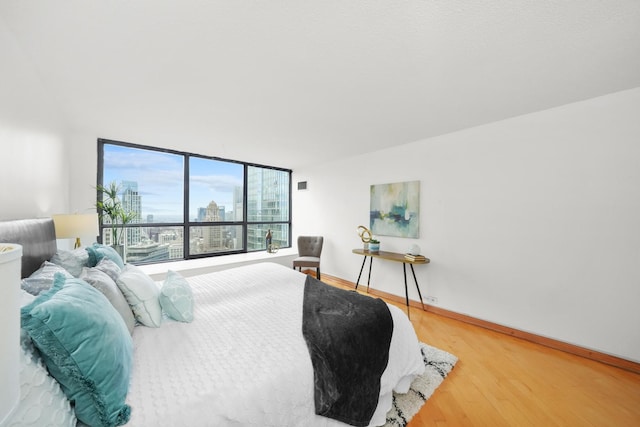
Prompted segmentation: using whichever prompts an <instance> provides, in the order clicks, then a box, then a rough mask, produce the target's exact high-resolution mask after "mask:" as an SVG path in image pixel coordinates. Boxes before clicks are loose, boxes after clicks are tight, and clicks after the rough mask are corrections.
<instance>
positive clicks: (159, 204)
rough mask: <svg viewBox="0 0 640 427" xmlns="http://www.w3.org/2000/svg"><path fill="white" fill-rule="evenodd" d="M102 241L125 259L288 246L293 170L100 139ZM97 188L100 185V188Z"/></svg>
mask: <svg viewBox="0 0 640 427" xmlns="http://www.w3.org/2000/svg"><path fill="white" fill-rule="evenodd" d="M98 153H99V154H98V183H97V184H98V185H97V189H98V190H99V191H98V192H97V201H98V204H99V203H100V202H101V201H104V200H106V199H107V195H106V193H107V192H108V191H112V195H115V197H114V200H111V201H109V203H111V204H112V205H116V207H118V208H120V210H121V213H123V214H124V215H122V216H120V217H119V216H114V217H113V219H112V218H110V217H109V215H102V216H101V221H100V226H101V227H100V231H101V237H102V242H103V243H104V244H107V245H113V246H115V247H116V248H117V249H118V250H119V251H120V252H121V253H122V254H123V256H124V258H125V260H126V261H127V262H131V263H138V264H140V263H152V262H160V261H168V260H179V259H189V258H197V257H204V256H215V255H225V254H233V253H241V252H250V251H259V250H265V249H266V244H265V236H266V234H267V232H268V231H269V230H270V231H271V235H272V244H273V245H274V247H290V246H291V171H290V170H288V169H283V168H277V167H271V166H265V165H255V164H249V163H245V162H241V161H235V160H226V159H220V158H215V157H209V156H204V155H200V154H195V153H185V152H180V151H176V150H167V149H160V148H154V147H147V146H140V145H135V144H129V143H124V142H119V141H111V140H106V139H99V140H98ZM100 190H102V191H100Z"/></svg>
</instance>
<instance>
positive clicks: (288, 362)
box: [0, 219, 425, 427]
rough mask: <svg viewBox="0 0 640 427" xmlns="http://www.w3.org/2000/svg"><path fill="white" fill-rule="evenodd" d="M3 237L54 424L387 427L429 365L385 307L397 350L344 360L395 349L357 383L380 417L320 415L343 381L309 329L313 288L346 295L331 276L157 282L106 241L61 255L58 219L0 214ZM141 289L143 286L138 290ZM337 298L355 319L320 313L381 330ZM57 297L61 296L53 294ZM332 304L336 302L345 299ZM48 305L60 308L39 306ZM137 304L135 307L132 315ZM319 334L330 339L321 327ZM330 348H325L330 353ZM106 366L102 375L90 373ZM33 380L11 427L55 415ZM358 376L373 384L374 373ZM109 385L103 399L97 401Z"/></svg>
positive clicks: (350, 325)
mask: <svg viewBox="0 0 640 427" xmlns="http://www.w3.org/2000/svg"><path fill="white" fill-rule="evenodd" d="M0 242H12V243H19V244H21V245H23V254H24V255H23V260H22V262H23V268H22V277H23V284H22V287H23V291H22V295H23V301H24V302H23V308H22V312H21V316H22V326H23V328H22V329H23V330H22V331H21V334H22V335H21V351H22V358H23V365H28V367H29V368H30V369H31V370H32V371H34V369H35V368H39V369H40V370H39V374H38V375H39V376H38V375H36V374H34V373H33V372H32V373H31V374H30V375H32V376H33V377H34V378H35V377H36V376H37V377H38V378H39V379H38V381H39V382H40V383H42V384H43V383H46V384H47V393H49V394H47V396H48V397H47V399H45V400H47V401H48V402H49V403H50V404H55V406H56V407H55V408H54V409H53V411H54V412H55V415H47V416H49V417H54V419H55V420H56V421H55V422H54V425H75V423H77V424H78V425H85V424H87V425H128V426H136V427H138V426H141V427H145V426H149V427H151V426H153V427H156V426H160V425H166V426H182V425H185V426H186V425H188V426H327V427H330V426H345V425H383V424H385V419H386V417H385V415H386V413H387V411H389V410H390V409H391V406H392V392H394V391H395V392H399V393H404V392H406V391H407V390H408V388H409V386H410V384H411V381H412V380H413V379H414V378H416V377H417V376H419V375H420V374H422V372H423V371H424V369H425V366H424V361H423V358H422V355H421V352H420V346H419V344H420V343H419V342H418V340H417V337H416V334H415V331H414V329H413V327H412V325H411V323H410V322H409V320H408V319H407V317H406V315H405V314H404V312H403V311H402V310H400V309H398V308H396V307H394V306H392V305H386V304H384V306H385V307H386V309H385V310H386V312H387V313H388V316H389V317H390V320H391V322H392V330H391V331H390V335H389V340H388V341H387V343H388V344H389V345H388V348H386V349H382V350H378V347H371V348H375V349H376V350H371V351H370V350H367V353H360V354H358V355H356V356H355V357H350V358H347V359H348V360H342V361H341V362H340V365H341V366H340V367H339V368H343V367H345V366H349V367H351V368H350V369H351V370H352V371H359V372H360V371H361V369H362V372H368V371H366V369H367V364H368V363H369V360H370V359H371V360H375V359H376V358H377V359H380V358H381V356H380V354H386V356H385V358H383V359H385V360H383V365H382V368H383V369H382V370H381V371H380V375H379V378H375V380H374V381H373V382H375V383H376V387H373V388H372V387H370V386H369V385H366V386H361V387H359V388H360V389H363V391H364V392H369V393H371V389H373V390H374V391H375V403H374V405H373V407H372V408H371V411H370V412H369V413H370V418H369V419H368V420H365V421H362V419H361V418H359V419H356V420H349V415H350V414H347V415H346V418H345V417H344V411H343V412H342V414H341V415H340V416H337V417H336V416H335V414H328V415H326V414H325V415H318V414H317V413H316V412H317V406H318V405H319V399H320V400H322V399H321V398H319V388H320V387H321V386H325V388H324V389H323V390H320V392H321V393H324V395H323V396H324V397H323V398H326V396H327V393H328V394H331V393H330V392H331V390H332V389H329V391H327V390H328V389H327V388H326V383H327V382H329V383H330V381H339V380H340V378H337V379H336V378H332V379H330V380H319V373H318V372H319V368H320V367H321V366H320V365H322V364H323V363H324V364H327V363H328V362H327V360H329V359H331V356H330V355H323V354H320V355H318V353H317V352H316V353H315V354H314V353H313V351H312V347H313V346H312V345H311V343H310V338H309V336H308V334H307V333H306V331H307V329H308V328H309V327H308V326H307V323H305V322H306V321H307V320H306V319H307V317H308V316H309V314H308V313H310V312H312V311H313V310H314V309H313V307H311V308H310V305H309V304H311V303H310V302H309V301H308V299H309V298H310V297H309V296H308V294H309V292H310V291H309V289H312V287H313V286H319V287H318V288H317V289H320V290H321V295H325V294H324V293H325V292H335V291H334V290H328V289H326V288H325V287H322V286H323V285H322V284H318V283H315V284H309V283H308V282H309V281H310V279H309V276H307V275H305V274H302V273H300V272H297V271H295V270H293V269H289V268H286V267H284V266H281V265H278V264H273V263H268V262H265V263H259V264H254V265H250V266H245V267H239V268H232V269H229V270H224V271H220V272H215V273H210V274H204V275H200V276H195V277H189V278H183V277H182V276H180V274H179V273H177V272H168V274H167V279H165V280H163V281H159V282H154V281H152V280H151V279H150V278H149V277H148V276H146V275H144V273H142V270H141V269H139V268H137V267H135V266H132V265H130V264H124V263H122V265H119V264H118V263H117V262H116V261H117V260H115V259H112V257H113V254H112V253H111V252H110V251H109V248H108V247H103V246H101V245H97V244H94V245H92V246H91V247H88V248H84V249H85V251H83V250H80V251H78V250H75V251H68V252H67V251H59V250H57V248H56V240H55V232H54V228H53V222H52V221H51V220H49V219H39V220H20V221H9V222H1V223H0ZM85 252H86V253H85ZM102 264H104V266H102V267H101V268H99V267H100V266H101V265H102ZM114 265H116V266H117V267H118V268H119V270H118V269H116V268H115V267H114ZM45 266H46V267H48V268H49V269H50V270H49V271H48V273H47V274H48V275H49V279H51V273H52V270H54V269H55V270H56V272H55V274H53V279H52V282H51V283H50V284H49V286H50V287H48V288H47V287H46V286H45V288H43V289H38V288H37V286H41V287H42V283H41V282H42V281H43V280H44V279H42V278H40V282H38V281H36V280H31V279H32V278H33V277H34V276H36V275H37V274H38V273H42V272H43V269H44V267H45ZM59 268H62V269H63V270H64V272H61V271H60V270H59ZM96 270H98V271H96ZM94 273H95V274H94ZM98 273H100V274H98ZM45 276H46V275H45ZM98 276H99V277H102V278H104V276H109V277H110V278H111V279H112V280H113V282H114V283H116V284H117V285H118V289H119V291H120V292H121V296H122V297H124V300H126V302H127V304H125V305H124V306H123V305H122V298H121V297H118V298H119V299H118V300H116V299H115V297H114V295H109V290H108V289H106V287H105V286H106V285H104V284H102V285H100V280H97V279H96V277H98ZM104 281H105V283H106V281H107V280H106V279H105V280H104ZM34 283H36V284H37V286H36V285H34ZM142 283H144V286H142V287H138V288H137V289H136V286H138V285H140V284H142ZM149 283H152V284H153V287H155V289H153V288H150V287H149ZM89 285H91V286H89ZM29 286H35V287H36V288H37V289H35V290H34V289H30V288H29ZM145 286H146V287H145ZM324 286H326V285H324ZM327 288H329V287H328V286H327ZM24 289H30V290H31V291H33V293H36V294H37V296H34V295H32V294H31V293H28V292H26V290H24ZM96 290H97V291H99V292H96ZM38 292H40V293H38ZM74 292H77V294H75V293H74ZM111 292H113V289H112V290H111ZM338 292H340V293H339V294H337V296H333V297H332V298H338V299H340V300H344V301H346V302H345V303H344V304H346V306H348V307H350V308H351V309H352V310H351V311H352V313H350V314H349V315H348V316H347V317H337V316H342V315H343V313H337V312H335V313H334V312H332V311H334V310H333V308H332V307H333V306H327V307H325V308H323V309H322V310H320V311H321V312H323V313H324V314H326V313H329V318H330V319H332V321H334V320H335V319H340V320H339V321H338V322H337V323H334V324H333V326H332V329H331V333H334V332H335V331H336V330H338V329H340V331H341V330H342V329H344V330H345V331H346V332H345V333H347V334H349V333H350V334H352V335H351V337H353V336H354V335H353V334H354V332H353V331H354V330H355V331H357V336H361V335H367V334H368V335H371V336H372V337H373V338H376V337H377V336H378V335H380V334H378V333H377V332H375V333H374V332H371V330H372V329H373V330H377V329H376V328H378V327H377V326H374V327H373V328H369V327H368V326H369V324H368V322H369V320H366V321H363V320H358V319H359V318H358V317H357V315H359V314H358V313H359V311H364V310H361V305H360V304H361V303H360V300H352V298H357V297H356V296H355V295H358V294H356V293H355V292H350V291H342V290H340V291H338ZM165 293H166V294H165ZM49 294H51V295H52V296H50V297H49V296H47V297H44V296H43V295H49ZM331 295H333V294H331ZM358 297H361V298H366V299H368V300H373V299H372V298H368V297H363V296H359V295H358ZM320 299H321V300H322V299H323V298H320ZM41 300H45V301H41ZM327 301H331V304H334V301H335V300H327ZM354 301H355V302H354ZM376 301H379V302H380V303H381V301H380V300H376ZM48 304H51V305H52V307H48ZM56 304H57V305H56ZM92 304H93V305H92ZM313 304H316V302H314V303H313ZM362 307H364V306H362ZM377 309H380V307H379V306H378V307H377ZM43 310H45V311H46V310H50V311H49V312H47V313H45V314H42V313H40V311H43ZM55 310H64V311H65V315H64V316H60V317H61V318H62V320H61V322H62V323H61V326H60V325H58V324H56V325H55V327H56V328H57V329H55V328H54V327H52V326H51V325H49V323H48V322H51V321H52V320H51V319H55V318H56V317H55V316H56V315H57V311H55ZM129 310H131V313H130V314H127V312H128V311H129ZM158 310H160V311H159V312H158ZM82 311H84V312H86V315H84V316H85V317H77V318H74V319H75V320H73V321H69V317H73V316H80V315H79V314H78V312H82ZM103 311H104V312H105V314H104V317H100V316H102V314H101V313H100V315H98V314H97V313H98V312H103ZM38 316H40V317H39V318H38ZM158 316H160V317H158ZM96 317H98V320H96V319H95V318H96ZM34 318H35V319H34ZM132 318H133V319H134V321H132ZM344 319H347V320H348V321H345V320H344ZM65 322H66V323H65ZM92 322H93V323H92ZM34 324H36V326H34ZM145 324H147V326H145ZM43 325H45V326H46V329H47V330H46V334H52V333H53V334H58V335H56V336H55V341H56V343H55V346H58V345H60V344H59V342H58V341H64V339H67V338H69V337H68V335H71V337H70V338H69V339H71V340H74V339H75V340H80V342H79V343H76V347H73V346H72V344H70V345H66V344H65V345H64V348H63V349H60V348H59V347H56V348H55V351H51V350H50V349H49V348H47V345H49V344H51V341H52V339H51V337H50V336H49V335H47V337H46V340H44V341H45V345H43V346H42V347H43V348H41V346H40V343H39V341H38V340H43V339H42V336H40V335H38V334H40V333H41V330H42V329H43ZM92 325H93V326H92ZM336 325H341V326H340V327H337V326H336ZM93 328H96V329H95V330H94V329H93ZM108 328H110V329H108ZM354 328H355V329H354ZM50 329H55V331H54V332H51V331H50ZM303 331H304V332H303ZM363 331H364V333H363ZM328 333H329V332H327V334H328ZM340 333H342V332H340ZM65 334H66V335H65ZM315 335H321V336H323V335H325V334H324V333H318V330H317V329H315ZM61 336H62V337H63V338H60V337H61ZM78 337H80V338H78ZM350 339H352V338H350ZM69 346H71V349H69ZM358 347H363V346H360V345H358ZM321 350H322V351H324V352H326V351H327V350H326V347H323V348H321ZM61 351H68V352H69V354H68V355H67V358H66V359H65V358H64V357H63V356H60V355H59V354H58V353H60V352H61ZM48 352H50V353H55V354H47V353H48ZM78 355H80V356H78ZM323 356H329V357H327V358H323ZM335 357H337V356H335V355H334V359H335ZM340 357H342V356H340ZM69 358H70V359H73V360H74V363H75V362H76V361H77V360H78V359H79V358H80V361H79V362H77V365H78V366H80V368H78V367H77V366H75V365H74V366H73V367H68V366H65V363H66V364H68V363H69V362H68V359H69ZM82 358H84V359H82ZM93 358H97V359H99V360H93ZM54 359H55V360H54ZM61 359H62V360H61ZM56 364H57V365H61V366H62V367H60V366H57V365H56ZM82 364H84V365H86V368H83V367H82ZM52 365H53V367H52ZM112 367H113V368H112ZM44 368H46V370H45V369H44ZM65 369H67V371H65ZM78 369H80V370H82V369H84V370H85V371H86V372H88V374H87V376H89V378H88V379H87V378H85V377H84V376H83V377H82V378H80V379H78V376H80V374H78V372H77V370H78ZM23 370H25V366H23ZM69 370H70V372H71V374H70V373H69ZM95 371H97V374H96V372H95ZM338 372H339V371H338ZM94 374H96V375H97V378H94V377H91V375H94ZM82 375H84V374H82ZM334 376H335V373H334ZM68 377H70V378H68ZM29 378H30V377H28V376H27V375H22V372H21V381H22V385H21V387H22V390H21V400H22V403H21V408H20V409H19V410H18V413H17V415H16V421H14V422H13V424H12V423H9V424H8V425H36V424H29V423H30V422H31V421H32V419H33V418H34V413H36V412H37V413H38V415H39V416H42V414H43V413H45V414H46V413H47V412H46V411H49V410H50V408H42V410H40V408H34V404H33V402H30V401H29V394H30V393H31V394H34V392H33V390H31V389H32V388H33V389H36V388H37V387H36V385H33V384H31V383H30V382H31V380H30V379H29ZM356 378H357V377H356ZM360 378H361V379H363V380H370V378H362V375H361V376H360ZM74 381H75V383H74ZM366 384H369V382H366ZM330 385H331V383H330ZM76 388H80V389H81V390H80V391H77V390H75V389H76ZM87 390H88V391H87ZM338 390H339V391H340V390H341V389H338ZM347 390H349V395H350V396H349V399H350V402H351V403H350V404H353V402H354V401H355V402H356V403H358V402H359V401H360V400H364V398H363V399H360V398H359V396H358V394H357V393H359V390H358V387H357V385H356V387H353V384H351V388H349V389H347ZM83 393H84V394H83ZM100 393H102V395H101V396H99V398H97V399H96V398H95V395H96V394H100ZM123 393H124V397H122V396H123ZM352 393H353V395H352V396H351V394H352ZM23 394H24V395H25V396H23ZM85 394H88V395H89V396H88V397H87V396H86V395H85ZM37 400H38V401H39V402H41V401H42V400H43V399H41V398H40V399H37ZM122 400H123V401H122ZM70 401H71V402H73V404H71V403H70ZM96 402H97V403H96ZM114 402H115V403H114ZM38 405H39V403H38ZM96 406H97V407H98V408H96ZM76 415H77V416H78V417H77V418H76ZM341 416H342V418H341ZM78 418H79V419H78ZM82 421H84V423H83V422H82ZM343 421H346V422H343Z"/></svg>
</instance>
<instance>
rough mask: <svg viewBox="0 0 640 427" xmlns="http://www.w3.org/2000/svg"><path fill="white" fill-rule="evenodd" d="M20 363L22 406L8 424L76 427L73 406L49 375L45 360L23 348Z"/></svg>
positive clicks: (38, 426)
mask: <svg viewBox="0 0 640 427" xmlns="http://www.w3.org/2000/svg"><path fill="white" fill-rule="evenodd" d="M20 364H21V365H20V403H19V405H18V408H17V409H16V410H15V412H14V413H13V414H12V416H11V418H10V419H9V420H7V424H5V425H6V426H7V427H18V426H20V427H29V426H33V427H40V426H45V425H55V426H60V427H67V426H69V427H72V426H73V427H75V425H76V416H75V413H74V412H73V409H72V408H71V404H70V403H69V400H68V399H67V396H65V394H64V393H63V391H62V389H61V388H60V384H58V382H57V381H56V380H54V379H53V377H51V376H50V375H49V374H48V373H47V368H45V366H44V364H43V362H42V359H40V357H38V356H36V355H35V354H34V353H32V352H30V351H28V350H25V348H24V347H22V346H21V348H20Z"/></svg>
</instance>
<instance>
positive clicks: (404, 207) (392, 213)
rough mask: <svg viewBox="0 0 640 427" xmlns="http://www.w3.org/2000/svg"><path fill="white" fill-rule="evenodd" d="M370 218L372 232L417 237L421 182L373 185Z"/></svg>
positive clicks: (383, 234)
mask: <svg viewBox="0 0 640 427" xmlns="http://www.w3.org/2000/svg"><path fill="white" fill-rule="evenodd" d="M369 218H370V219H369V225H370V228H371V231H372V233H373V234H374V235H380V236H396V237H410V238H418V237H419V231H420V181H407V182H396V183H392V184H378V185H372V186H371V207H370V210H369Z"/></svg>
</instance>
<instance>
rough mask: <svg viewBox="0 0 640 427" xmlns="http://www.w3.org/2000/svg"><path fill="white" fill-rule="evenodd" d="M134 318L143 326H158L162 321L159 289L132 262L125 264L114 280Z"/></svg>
mask: <svg viewBox="0 0 640 427" xmlns="http://www.w3.org/2000/svg"><path fill="white" fill-rule="evenodd" d="M116 283H117V285H118V287H119V288H120V290H121V291H122V293H123V294H124V297H125V298H126V299H127V302H128V303H129V306H130V307H131V310H132V311H133V315H134V316H135V318H136V320H137V321H138V322H140V323H142V324H143V325H144V326H150V327H152V328H159V327H160V323H161V322H162V308H161V307H160V301H159V299H158V297H159V296H160V290H159V289H158V286H156V284H155V282H154V281H153V279H151V277H149V276H147V275H146V274H145V273H144V272H143V271H142V270H140V269H139V268H138V267H136V266H135V265H133V264H127V265H125V267H124V269H123V270H122V272H121V273H120V276H118V280H117V281H116Z"/></svg>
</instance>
